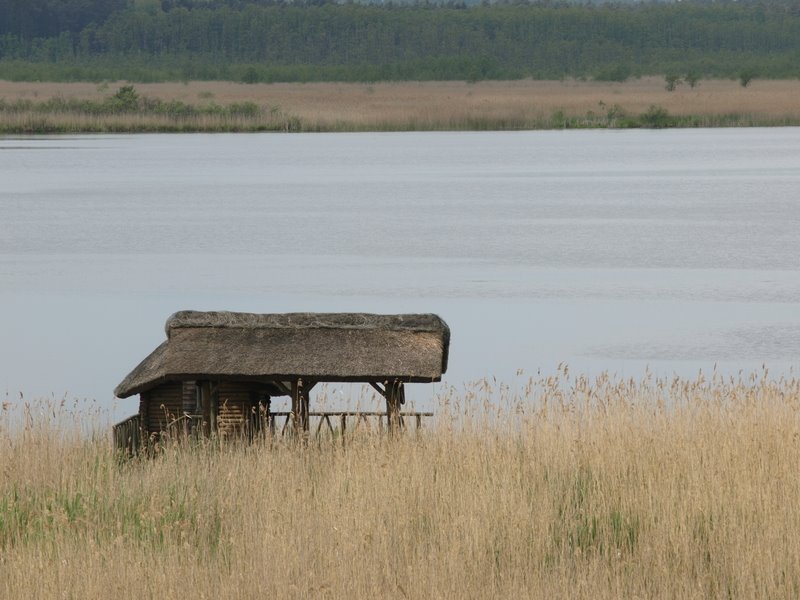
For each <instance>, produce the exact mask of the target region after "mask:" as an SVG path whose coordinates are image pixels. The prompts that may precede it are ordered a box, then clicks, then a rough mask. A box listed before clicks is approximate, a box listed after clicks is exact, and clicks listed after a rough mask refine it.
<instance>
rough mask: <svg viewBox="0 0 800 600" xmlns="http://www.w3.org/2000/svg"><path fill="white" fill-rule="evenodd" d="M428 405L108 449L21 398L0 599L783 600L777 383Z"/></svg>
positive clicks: (790, 437)
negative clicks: (324, 434)
mask: <svg viewBox="0 0 800 600" xmlns="http://www.w3.org/2000/svg"><path fill="white" fill-rule="evenodd" d="M436 402H437V404H438V409H437V418H436V421H435V423H434V424H433V425H432V426H429V427H427V428H426V429H424V430H423V431H422V432H420V433H418V434H415V433H413V432H407V433H406V434H404V435H399V436H395V437H394V438H388V437H386V436H383V435H378V434H376V433H374V432H373V433H369V432H366V431H362V432H361V433H357V434H353V435H350V436H349V437H348V438H346V443H345V444H344V445H343V444H342V443H341V442H342V440H341V439H340V438H338V437H336V436H334V437H332V438H324V439H322V440H319V441H316V440H314V441H310V442H308V443H305V444H304V443H299V442H282V441H277V440H272V441H270V440H264V441H262V442H258V443H253V444H243V443H232V442H228V443H219V442H218V441H211V442H209V443H206V444H202V445H199V446H198V445H196V446H194V447H189V446H188V445H186V444H181V443H175V444H174V445H168V446H167V447H165V448H164V450H163V451H162V452H160V453H159V454H158V455H157V456H156V457H154V458H143V459H134V460H131V461H127V462H124V461H123V462H120V461H119V460H118V457H117V456H116V455H115V454H114V452H113V451H112V449H111V447H110V443H109V441H108V437H107V436H106V435H105V434H104V433H103V434H99V433H98V434H95V435H94V437H93V436H92V435H88V436H87V435H86V433H85V431H84V432H81V431H79V427H78V425H83V424H84V423H85V419H84V418H83V417H78V416H74V417H70V416H69V413H68V412H66V413H65V412H64V411H65V410H66V409H65V408H63V407H61V408H59V407H57V406H56V407H53V406H51V405H48V404H44V405H43V404H40V403H33V404H30V405H28V407H27V408H26V410H25V414H24V417H23V420H22V423H21V424H19V423H18V424H12V421H13V419H11V418H10V417H8V416H6V417H3V418H2V419H1V420H0V430H1V431H0V472H2V474H3V476H2V478H0V597H9V598H10V597H25V598H56V597H58V598H107V597H109V596H114V595H116V596H119V597H131V596H132V595H134V594H135V595H136V596H137V597H143V598H155V597H158V598H177V597H186V596H187V595H188V596H191V597H198V598H264V597H278V598H309V597H320V598H375V597H382V598H426V599H427V598H490V597H505V598H581V597H582V598H637V597H638V598H660V597H663V598H675V597H681V598H718V597H726V598H730V597H747V598H795V597H797V596H798V594H800V538H798V536H797V533H796V532H797V531H798V530H800V503H798V502H797V498H798V495H799V494H800V469H798V468H797V465H798V464H800V382H798V380H797V379H794V378H772V377H770V376H768V374H767V373H766V372H764V373H761V374H754V375H751V376H741V377H738V378H735V379H730V378H724V377H722V376H720V375H712V376H710V377H708V378H706V377H704V376H703V375H702V374H701V375H699V376H698V377H697V378H696V379H693V380H685V379H679V378H675V379H672V380H665V379H658V378H655V377H652V376H649V375H648V376H645V377H644V378H643V379H641V380H639V381H634V380H620V379H617V378H614V377H610V376H608V375H602V376H600V377H598V378H596V379H593V380H589V379H587V378H585V377H580V376H579V377H575V376H573V375H572V374H571V373H569V371H568V370H567V369H566V368H563V369H560V370H559V372H558V373H557V374H555V375H553V376H550V377H544V376H536V377H534V378H531V379H529V380H520V381H518V382H515V383H514V384H513V385H502V384H498V383H497V382H494V381H483V382H479V383H477V384H474V385H471V386H467V387H465V388H464V389H460V390H455V389H449V388H442V389H440V390H439V391H438V392H437V397H436ZM11 412H12V411H11V410H10V409H8V408H6V409H5V413H4V414H6V415H10V414H11ZM64 415H66V418H63V417H64ZM70 419H72V420H73V421H74V423H73V426H69V422H70Z"/></svg>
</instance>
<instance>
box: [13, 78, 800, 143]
mask: <svg viewBox="0 0 800 600" xmlns="http://www.w3.org/2000/svg"><path fill="white" fill-rule="evenodd" d="M798 92H800V82H798V81H758V82H757V83H756V84H751V85H750V86H749V87H747V88H745V87H743V86H741V85H740V84H739V83H737V82H736V81H734V80H702V81H694V86H690V85H682V86H675V88H674V89H673V90H672V91H668V90H667V89H665V86H664V80H663V79H660V78H656V77H652V78H643V79H639V80H631V81H627V82H625V83H615V82H595V81H577V80H567V81H533V80H524V81H506V82H477V83H466V82H406V83H376V84H369V85H365V84H353V83H351V84H346V83H309V84H254V85H245V84H235V83H225V82H190V83H185V84H182V83H164V84H136V85H135V86H134V85H130V84H125V83H121V84H110V83H102V84H93V83H63V84H54V83H23V82H8V81H6V82H0V133H6V134H11V133H81V132H137V131H155V132H158V131H171V132H181V131H208V132H214V131H436V130H522V129H563V128H630V127H715V126H752V125H761V126H771V125H797V124H800V109H799V108H798V106H797V103H796V102H795V98H796V96H797V94H798Z"/></svg>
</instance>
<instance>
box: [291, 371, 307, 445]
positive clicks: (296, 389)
mask: <svg viewBox="0 0 800 600" xmlns="http://www.w3.org/2000/svg"><path fill="white" fill-rule="evenodd" d="M292 416H293V419H294V431H295V434H298V435H299V434H300V433H301V432H302V433H303V434H307V433H308V392H307V390H306V389H305V386H304V385H303V380H302V379H295V380H294V381H293V382H292Z"/></svg>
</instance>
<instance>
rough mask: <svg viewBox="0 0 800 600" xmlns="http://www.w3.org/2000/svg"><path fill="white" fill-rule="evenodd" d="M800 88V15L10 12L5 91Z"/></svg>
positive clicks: (311, 1) (223, 6)
mask: <svg viewBox="0 0 800 600" xmlns="http://www.w3.org/2000/svg"><path fill="white" fill-rule="evenodd" d="M743 71H747V72H749V73H753V74H755V75H757V76H759V77H772V78H790V77H798V76H800V5H798V4H797V3H796V2H775V3H771V4H765V3H747V2H744V3H742V2H721V3H720V2H715V3H699V2H698V3H686V2H683V3H667V4H664V3H655V4H637V5H622V4H619V5H608V4H606V5H570V4H563V5H552V4H517V3H492V4H491V5H489V4H482V5H479V6H470V7H467V6H466V5H464V4H413V5H392V4H381V5H377V4H363V3H346V4H342V3H331V2H326V1H324V0H308V1H306V2H299V3H298V2H291V3H285V2H275V1H265V0H256V1H253V0H251V1H247V0H164V1H162V2H155V1H153V2H148V1H146V0H139V1H137V2H133V1H132V0H0V78H5V79H17V80H20V79H39V80H56V81H57V80H70V79H88V80H100V79H128V80H132V81H157V80H167V79H225V80H235V81H244V82H259V81H267V82H268V81H312V80H341V81H377V80H410V79H466V80H479V79H515V78H522V77H533V78H539V79H553V78H563V77H591V78H596V79H605V80H624V79H626V78H628V77H630V76H638V75H649V74H659V75H662V74H669V73H679V74H685V73H693V74H694V75H696V76H701V77H738V76H739V74H740V73H742V72H743Z"/></svg>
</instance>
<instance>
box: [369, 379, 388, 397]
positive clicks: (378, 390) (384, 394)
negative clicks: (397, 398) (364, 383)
mask: <svg viewBox="0 0 800 600" xmlns="http://www.w3.org/2000/svg"><path fill="white" fill-rule="evenodd" d="M369 384H370V385H371V386H372V387H373V388H374V389H375V391H377V392H378V393H379V394H380V395H381V396H383V397H384V398H386V390H385V389H384V388H382V387H381V386H380V385H378V384H377V383H375V382H374V381H370V382H369Z"/></svg>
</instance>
